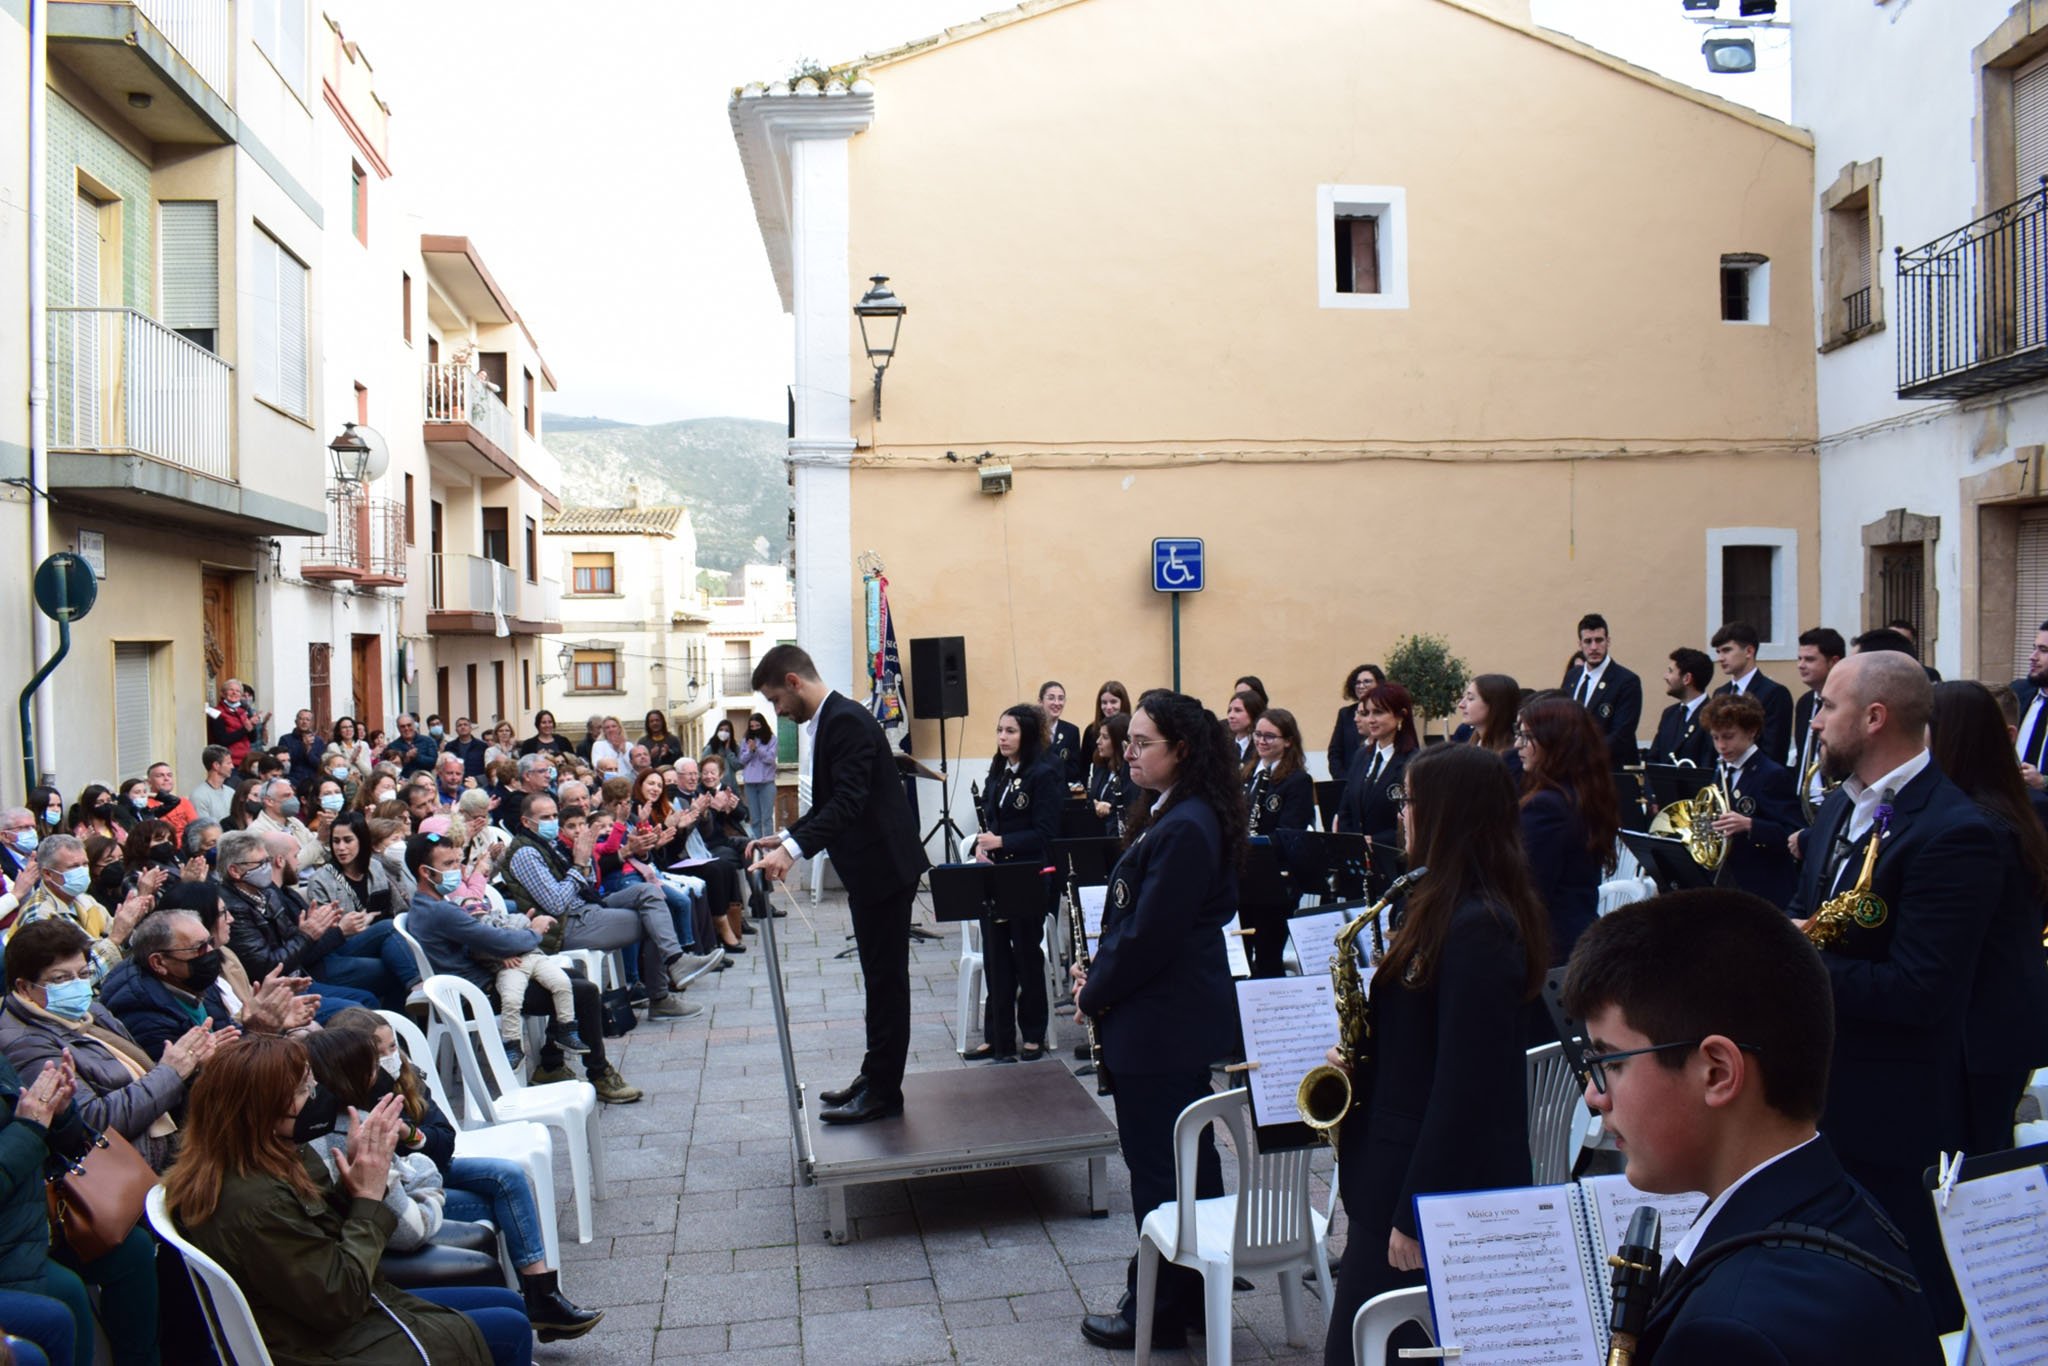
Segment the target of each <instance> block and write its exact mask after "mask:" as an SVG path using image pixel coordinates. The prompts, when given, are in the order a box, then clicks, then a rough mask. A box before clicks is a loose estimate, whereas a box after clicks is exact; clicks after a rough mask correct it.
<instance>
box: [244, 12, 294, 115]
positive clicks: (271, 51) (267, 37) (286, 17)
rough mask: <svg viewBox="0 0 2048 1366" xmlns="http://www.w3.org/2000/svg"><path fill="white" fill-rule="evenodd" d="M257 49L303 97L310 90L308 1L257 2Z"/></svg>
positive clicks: (252, 25)
mask: <svg viewBox="0 0 2048 1366" xmlns="http://www.w3.org/2000/svg"><path fill="white" fill-rule="evenodd" d="M254 10H255V15H254V18H253V19H252V21H251V24H250V27H251V28H252V29H253V30H254V33H255V38H256V46H257V47H259V48H261V49H262V50H263V55H264V56H266V57H268V58H270V64H271V65H272V66H274V67H276V68H277V73H278V75H280V76H282V77H284V79H285V83H286V84H287V85H289V86H291V88H292V89H293V90H294V91H296V92H298V93H299V94H300V95H303V94H304V93H305V89H306V0H256V3H255V5H254Z"/></svg>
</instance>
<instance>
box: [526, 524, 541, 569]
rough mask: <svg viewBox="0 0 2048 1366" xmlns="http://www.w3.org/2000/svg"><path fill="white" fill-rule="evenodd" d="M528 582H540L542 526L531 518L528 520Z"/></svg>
mask: <svg viewBox="0 0 2048 1366" xmlns="http://www.w3.org/2000/svg"><path fill="white" fill-rule="evenodd" d="M526 581H527V582H528V583H539V582H540V526H539V524H537V523H536V522H535V521H534V520H533V518H531V517H529V518H527V519H526Z"/></svg>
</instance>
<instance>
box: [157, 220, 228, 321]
mask: <svg viewBox="0 0 2048 1366" xmlns="http://www.w3.org/2000/svg"><path fill="white" fill-rule="evenodd" d="M157 219H158V224H159V230H158V233H157V256H158V266H157V289H158V292H159V294H160V295H161V297H162V300H163V323H164V326H166V327H168V328H170V329H171V330H172V331H174V332H176V333H178V334H179V335H180V336H182V337H184V338H185V340H186V341H189V342H193V343H195V344H197V345H199V346H203V347H205V348H206V349H207V350H209V351H215V350H218V349H219V348H218V346H217V345H216V343H217V342H218V340H219V336H220V331H219V329H220V205H218V204H217V203H215V202H214V201H213V200H211V199H185V200H171V199H167V200H164V201H163V202H162V203H161V204H159V205H158V206H157Z"/></svg>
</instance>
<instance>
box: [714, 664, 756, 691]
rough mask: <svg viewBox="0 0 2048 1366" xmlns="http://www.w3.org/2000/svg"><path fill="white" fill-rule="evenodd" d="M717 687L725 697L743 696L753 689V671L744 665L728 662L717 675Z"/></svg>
mask: <svg viewBox="0 0 2048 1366" xmlns="http://www.w3.org/2000/svg"><path fill="white" fill-rule="evenodd" d="M718 689H719V692H720V693H722V694H723V695H724V696H726V697H745V696H746V695H747V694H748V693H750V692H752V691H753V690H754V671H753V670H752V669H751V668H748V667H746V666H744V665H737V664H728V665H726V667H725V668H724V669H723V670H722V671H721V672H720V673H719V675H718Z"/></svg>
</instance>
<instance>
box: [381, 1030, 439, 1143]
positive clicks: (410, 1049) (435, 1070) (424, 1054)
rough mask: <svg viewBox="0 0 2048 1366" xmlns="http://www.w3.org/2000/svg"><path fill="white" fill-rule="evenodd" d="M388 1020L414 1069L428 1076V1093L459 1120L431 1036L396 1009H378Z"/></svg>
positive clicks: (437, 1103)
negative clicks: (442, 1077)
mask: <svg viewBox="0 0 2048 1366" xmlns="http://www.w3.org/2000/svg"><path fill="white" fill-rule="evenodd" d="M377 1013H378V1014H379V1015H381V1016H382V1017H383V1018H384V1023H385V1024H388V1025H390V1026H391V1032H392V1033H393V1034H395V1035H397V1036H398V1046H399V1048H400V1049H401V1050H402V1051H403V1052H404V1053H405V1056H406V1057H408V1058H410V1059H411V1060H412V1070H413V1071H415V1072H417V1073H419V1074H420V1075H421V1076H423V1077H425V1078H426V1079H427V1094H428V1095H430V1096H432V1097H433V1098H434V1104H436V1105H438V1106H440V1107H441V1113H442V1114H444V1115H446V1116H448V1120H449V1122H450V1123H451V1124H452V1123H454V1122H455V1115H456V1109H455V1106H453V1105H452V1104H450V1103H449V1100H448V1088H447V1086H446V1085H445V1084H444V1083H443V1082H442V1080H441V1068H440V1066H439V1061H438V1059H436V1058H435V1057H434V1051H433V1049H432V1047H431V1046H429V1045H428V1043H427V1036H426V1035H424V1034H422V1033H420V1027H419V1026H418V1025H416V1024H414V1023H413V1022H412V1021H411V1020H410V1019H408V1018H407V1017H406V1016H404V1015H401V1014H399V1013H398V1012H397V1011H395V1010H380V1011H378V1012H377Z"/></svg>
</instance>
